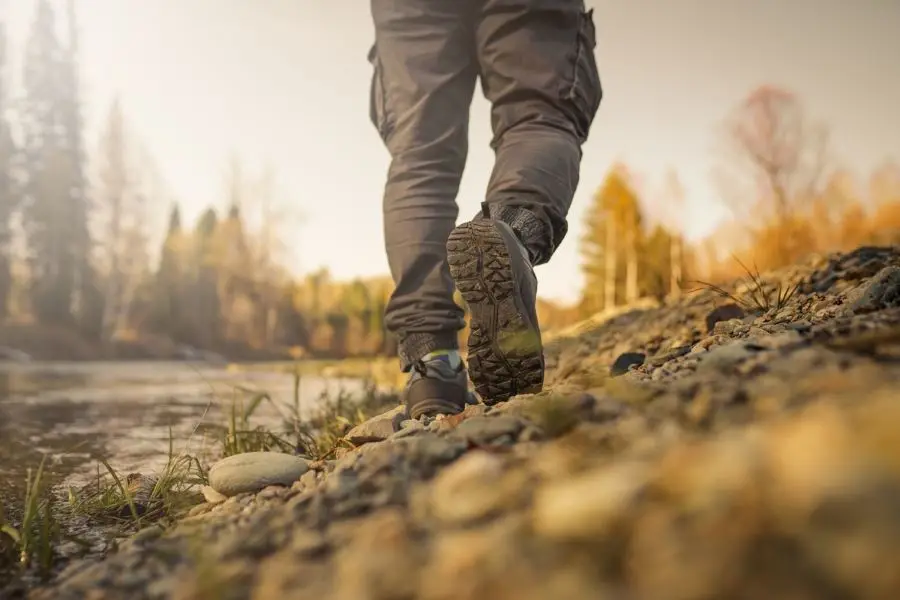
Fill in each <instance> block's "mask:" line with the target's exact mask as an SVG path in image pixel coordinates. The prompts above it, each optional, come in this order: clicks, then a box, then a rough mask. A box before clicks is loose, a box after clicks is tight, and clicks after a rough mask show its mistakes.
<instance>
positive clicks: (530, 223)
mask: <svg viewBox="0 0 900 600" xmlns="http://www.w3.org/2000/svg"><path fill="white" fill-rule="evenodd" d="M482 217H483V218H484V217H486V218H489V219H495V220H497V221H503V222H504V223H506V224H507V225H509V226H510V228H511V229H512V230H513V231H514V232H515V233H516V236H518V238H519V241H520V242H522V245H523V246H525V248H526V249H527V250H528V258H529V259H530V260H531V264H532V265H533V266H537V265H542V264H544V263H546V262H547V261H549V260H550V257H551V256H553V253H554V252H555V251H556V243H555V238H556V236H555V235H554V232H553V229H552V228H551V227H550V225H549V224H547V223H545V222H544V221H542V220H541V219H540V218H538V216H537V215H535V214H534V213H533V212H531V211H530V210H528V209H527V208H519V207H515V206H505V205H503V204H497V203H493V202H490V203H488V202H484V203H483V204H482ZM563 235H565V233H563ZM561 239H562V236H560V240H561Z"/></svg>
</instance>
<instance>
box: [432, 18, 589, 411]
mask: <svg viewBox="0 0 900 600" xmlns="http://www.w3.org/2000/svg"><path fill="white" fill-rule="evenodd" d="M479 5H480V8H481V10H480V13H479V15H478V16H477V19H478V22H477V26H476V46H477V53H478V61H479V66H480V75H481V80H482V87H483V89H484V93H485V96H486V97H487V98H488V100H489V101H490V102H491V105H492V111H491V121H492V126H493V130H494V139H493V143H492V145H493V147H494V150H495V152H496V162H495V165H494V170H493V173H492V174H491V179H490V183H489V185H488V191H487V196H486V201H485V203H484V204H483V212H482V215H481V217H480V218H478V219H476V220H475V221H473V222H471V223H466V224H463V225H461V226H460V227H459V228H457V229H456V230H455V231H454V232H453V234H451V238H450V241H449V243H448V249H449V251H450V257H449V260H450V268H451V273H452V275H453V277H454V279H455V281H456V284H457V286H458V287H459V288H460V291H461V293H462V294H463V297H464V298H465V299H466V302H467V303H468V304H469V306H470V309H471V311H472V329H473V334H472V335H471V336H470V338H469V339H470V342H469V369H470V376H471V377H472V380H473V382H474V383H475V386H476V389H477V390H478V392H479V394H480V395H481V396H482V398H483V399H484V400H485V401H486V402H493V401H499V400H505V399H507V398H509V397H510V396H513V395H515V394H518V393H529V392H536V391H538V390H540V389H541V387H542V386H543V376H544V363H543V349H542V346H541V340H540V330H539V328H538V323H537V314H536V291H537V282H536V280H535V279H534V273H533V271H532V266H534V265H539V264H543V263H545V262H547V261H548V260H549V259H550V257H551V256H552V255H553V252H554V251H555V250H556V248H557V247H558V246H559V244H560V242H561V241H562V239H563V238H564V237H565V235H566V231H567V224H566V215H567V213H568V210H569V206H570V205H571V202H572V197H573V195H574V193H575V188H576V187H577V185H578V179H579V171H580V163H581V146H582V144H583V143H584V142H585V140H586V139H587V136H588V132H589V130H590V127H591V124H592V122H593V119H594V116H595V114H596V112H597V109H598V107H599V105H600V99H601V96H602V91H601V86H600V78H599V75H598V72H597V65H596V62H595V59H594V47H595V45H596V40H595V32H594V23H593V15H592V12H588V11H586V10H585V6H584V1H583V0H481V1H480V2H479Z"/></svg>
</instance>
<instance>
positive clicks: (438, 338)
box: [400, 331, 459, 372]
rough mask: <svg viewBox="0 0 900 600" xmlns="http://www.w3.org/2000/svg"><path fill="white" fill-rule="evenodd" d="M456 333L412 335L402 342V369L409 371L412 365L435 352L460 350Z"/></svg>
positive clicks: (404, 338) (405, 337)
mask: <svg viewBox="0 0 900 600" xmlns="http://www.w3.org/2000/svg"><path fill="white" fill-rule="evenodd" d="M458 349H459V338H457V334H456V332H455V331H447V332H440V333H411V334H409V335H406V336H404V337H403V338H402V339H401V340H400V368H401V369H403V371H404V372H406V371H409V370H410V368H411V367H412V364H413V363H414V362H416V361H417V360H421V358H422V357H423V356H425V355H426V354H429V353H430V352H434V351H435V350H458Z"/></svg>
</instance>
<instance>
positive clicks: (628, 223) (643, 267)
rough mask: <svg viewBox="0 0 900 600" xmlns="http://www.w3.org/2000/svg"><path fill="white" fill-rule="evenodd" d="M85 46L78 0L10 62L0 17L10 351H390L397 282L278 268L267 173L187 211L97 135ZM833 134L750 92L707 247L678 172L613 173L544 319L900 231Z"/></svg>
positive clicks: (899, 182) (50, 15)
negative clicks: (576, 287)
mask: <svg viewBox="0 0 900 600" xmlns="http://www.w3.org/2000/svg"><path fill="white" fill-rule="evenodd" d="M78 48H79V31H78V28H77V24H76V14H75V5H74V0H68V1H67V2H66V3H65V10H64V11H62V12H61V13H60V14H57V11H55V10H54V5H53V4H51V3H50V2H49V0H38V1H37V2H36V10H35V14H34V18H33V21H32V25H31V30H30V32H29V35H28V38H27V41H26V43H25V47H24V52H23V53H22V57H23V58H22V62H21V64H19V65H12V64H9V63H10V61H9V54H8V52H7V49H8V40H7V37H6V31H5V28H4V24H3V23H0V350H2V347H3V346H12V347H22V346H29V344H30V347H27V348H24V349H25V350H29V351H32V350H33V351H34V352H35V353H36V354H41V353H42V352H44V351H49V349H54V348H55V349H58V348H59V347H61V346H64V345H65V344H63V343H62V341H61V340H64V339H75V338H76V337H77V338H78V340H79V342H78V343H79V344H81V345H82V346H84V347H89V350H88V351H85V352H84V355H85V357H88V358H91V357H93V358H100V357H103V358H117V357H148V356H158V357H170V356H175V355H178V354H179V353H180V352H183V351H184V349H185V348H187V349H199V350H203V351H211V352H217V353H221V354H224V355H226V356H227V357H230V358H254V357H259V358H266V357H276V356H277V357H284V356H287V355H292V356H295V357H299V356H312V357H334V358H338V357H346V356H373V355H381V354H384V355H392V354H394V353H395V351H396V342H395V340H393V339H392V338H391V336H390V335H388V333H387V332H386V331H385V327H384V318H383V312H384V308H385V305H386V303H387V300H388V298H389V297H390V294H391V291H392V283H391V281H390V278H389V277H387V276H385V277H376V278H370V279H357V280H353V281H336V280H334V279H333V278H332V277H331V276H330V274H329V273H328V271H327V270H324V269H323V270H319V271H317V272H314V273H310V274H308V275H306V276H305V277H302V278H300V279H297V278H295V277H292V276H291V274H290V273H289V272H288V271H287V270H286V269H285V268H284V267H283V264H284V262H285V261H284V260H283V252H284V249H285V248H284V244H282V243H281V241H280V239H279V235H278V224H279V223H280V222H282V221H283V220H284V215H282V214H280V213H278V207H277V205H276V204H277V203H276V202H275V198H274V196H275V192H274V189H275V182H274V174H273V173H272V172H271V171H266V170H263V171H262V172H258V173H251V172H247V170H246V169H245V168H244V167H243V166H242V165H241V163H240V161H238V160H235V161H234V162H233V164H232V165H231V169H230V172H229V177H228V179H227V181H226V185H225V186H224V191H223V198H222V200H223V202H222V203H221V205H222V206H225V207H226V209H225V210H216V209H215V208H214V207H210V208H208V209H207V210H205V211H204V212H202V214H201V215H200V216H199V218H198V219H197V220H196V221H195V222H193V223H187V222H185V221H184V219H183V218H182V215H181V211H180V209H179V207H178V205H177V203H173V202H171V200H170V195H169V194H168V192H167V190H166V189H165V185H164V184H163V178H162V176H161V174H160V173H159V172H158V169H156V168H155V166H154V162H153V159H152V156H151V154H150V152H148V151H147V149H146V148H143V147H142V145H141V143H140V140H139V139H138V136H137V135H135V133H134V132H133V131H132V130H131V129H130V127H129V124H128V120H127V118H126V116H125V110H124V107H123V106H122V105H121V103H120V102H118V101H113V102H112V104H111V106H110V107H109V110H108V111H107V115H106V118H105V122H104V124H103V127H102V134H101V136H100V139H99V140H98V143H96V144H91V143H88V142H87V141H86V140H85V133H84V124H83V121H82V110H83V107H82V103H81V102H82V101H81V96H80V90H79V80H78V73H79V64H78V58H79V55H78ZM14 69H20V70H21V75H22V76H21V78H20V79H21V81H22V89H21V92H20V97H17V98H15V100H14V99H13V94H12V90H11V87H12V86H11V84H10V82H11V81H12V80H13V78H12V77H11V74H12V73H13V72H14ZM826 133H827V131H826V129H825V128H824V126H823V125H822V124H821V123H818V122H816V121H815V120H813V119H812V118H811V117H810V115H809V114H808V112H807V111H806V109H805V107H804V106H803V104H802V103H801V102H800V101H799V99H798V98H797V97H796V96H794V95H793V94H792V93H790V92H789V91H786V90H783V89H779V88H774V87H770V86H764V87H761V88H759V89H757V90H754V91H753V92H752V93H750V94H749V95H748V96H747V98H746V99H745V100H744V101H743V102H742V103H741V104H740V105H739V106H737V107H735V109H734V111H733V112H732V113H731V114H730V115H729V118H728V120H727V121H726V123H725V124H724V125H723V129H722V132H721V135H720V140H721V142H722V149H721V151H720V152H719V155H720V156H721V164H720V165H719V167H720V168H719V169H718V171H717V173H716V181H717V183H718V189H719V190H720V200H721V201H722V202H723V203H724V204H725V205H726V206H728V207H729V208H731V209H732V213H733V215H734V220H733V222H730V223H726V224H725V225H723V226H722V227H721V228H720V230H719V231H717V232H716V233H714V234H713V235H711V236H710V237H708V238H707V239H703V240H699V241H693V242H690V241H688V240H686V239H685V237H684V233H683V232H684V231H685V229H686V228H687V227H688V225H689V223H686V222H684V218H685V217H684V214H685V207H686V199H687V196H688V194H687V192H686V190H685V189H684V187H683V186H682V184H681V183H680V181H679V179H678V176H677V174H676V173H675V172H670V173H668V174H667V175H666V176H665V178H664V180H663V182H662V184H661V185H659V186H657V187H658V189H656V190H651V189H648V188H647V186H646V185H644V184H643V182H642V181H641V177H640V176H639V174H636V173H634V172H633V171H632V170H631V169H630V168H629V167H628V165H626V164H616V165H613V166H612V167H611V168H610V169H609V171H608V173H607V175H606V177H605V179H604V181H603V183H602V185H601V186H600V187H599V188H598V189H597V190H596V192H595V193H594V194H593V196H592V198H591V200H590V204H589V206H588V207H587V210H586V213H585V217H584V222H583V229H582V237H581V239H580V240H578V244H579V249H580V254H581V257H582V271H583V275H584V286H583V290H582V294H581V300H580V302H578V303H577V305H576V306H562V305H559V304H556V303H553V302H549V301H546V300H542V301H541V302H540V304H539V312H540V314H541V320H542V322H543V323H544V325H545V326H546V327H547V328H549V329H556V328H560V327H564V326H566V325H568V324H571V323H573V322H575V321H576V320H579V319H582V318H585V317H587V316H589V315H591V314H594V313H596V312H598V311H603V310H607V309H610V308H614V307H616V306H619V305H626V304H629V303H632V302H635V301H637V300H638V299H641V298H647V297H651V298H656V299H658V300H663V299H665V298H667V297H672V296H678V295H680V294H683V293H686V292H687V291H689V290H690V289H691V287H692V283H691V282H692V281H693V280H695V279H699V278H703V279H705V280H716V279H727V278H729V277H732V276H734V275H736V274H739V273H737V272H736V269H737V267H736V263H734V261H733V260H731V258H730V255H731V254H732V253H733V254H736V255H738V256H740V257H741V258H742V260H744V261H745V262H749V263H754V264H756V265H758V266H759V267H760V268H761V269H767V268H772V267H778V266H782V265H785V264H788V263H791V262H794V261H796V260H797V259H799V258H801V257H802V256H804V255H805V254H808V253H810V252H822V251H828V250H833V249H841V248H849V247H852V246H854V245H858V244H862V243H898V242H900V234H898V232H900V169H898V167H897V166H896V165H895V164H894V163H889V162H886V163H885V166H883V167H882V168H880V169H878V171H877V172H875V173H873V174H872V175H871V177H870V178H869V180H868V183H867V185H863V184H862V183H861V182H860V181H858V178H857V177H855V176H854V175H853V174H851V173H849V172H848V171H847V170H845V169H841V168H840V166H839V165H837V164H835V162H834V161H833V160H832V159H831V152H830V148H829V145H828V138H827V135H826ZM88 147H91V151H88ZM586 168H590V166H586ZM160 206H171V209H170V213H169V215H168V222H167V226H166V227H165V231H164V232H161V233H163V235H158V234H156V233H155V232H154V231H153V229H152V227H151V226H150V225H149V224H150V223H151V222H152V221H153V216H154V214H155V213H156V212H158V210H159V207H160ZM160 238H161V241H159V240H160ZM458 300H460V301H461V299H459V298H458ZM465 336H466V332H465V331H464V332H462V333H461V341H465ZM36 340H37V341H36ZM73 343H74V342H73ZM41 345H43V347H37V346H41ZM60 352H62V351H60ZM63 354H65V353H64V352H63ZM62 357H65V356H62Z"/></svg>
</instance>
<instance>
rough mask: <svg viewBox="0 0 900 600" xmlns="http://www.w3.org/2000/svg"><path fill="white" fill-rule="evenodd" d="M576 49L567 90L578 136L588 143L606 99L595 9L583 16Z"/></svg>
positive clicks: (580, 21)
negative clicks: (595, 53) (598, 67)
mask: <svg viewBox="0 0 900 600" xmlns="http://www.w3.org/2000/svg"><path fill="white" fill-rule="evenodd" d="M575 45H576V46H575V52H574V64H573V65H572V75H571V85H570V86H569V88H568V90H567V93H566V100H567V101H569V102H570V103H571V104H572V108H573V110H574V114H575V120H576V127H577V130H578V135H579V137H580V138H581V141H582V142H584V141H585V140H586V139H587V136H588V132H589V131H590V128H591V124H592V123H593V121H594V117H595V116H596V114H597V110H598V109H599V108H600V101H601V99H602V98H603V88H602V86H601V84H600V73H599V72H598V69H597V59H596V57H595V56H594V49H595V48H596V47H597V32H596V29H595V28H594V11H593V9H591V10H588V11H585V12H583V13H582V14H581V18H580V20H579V23H578V35H577V38H576V41H575Z"/></svg>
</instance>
